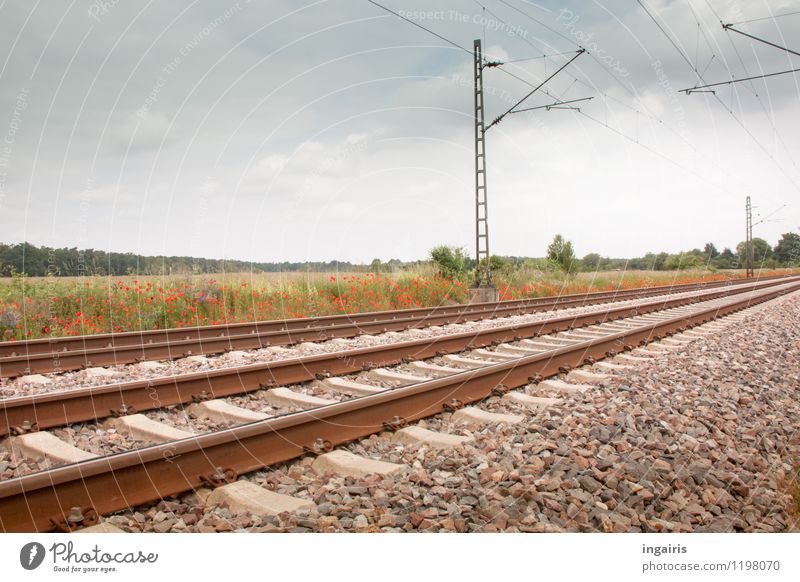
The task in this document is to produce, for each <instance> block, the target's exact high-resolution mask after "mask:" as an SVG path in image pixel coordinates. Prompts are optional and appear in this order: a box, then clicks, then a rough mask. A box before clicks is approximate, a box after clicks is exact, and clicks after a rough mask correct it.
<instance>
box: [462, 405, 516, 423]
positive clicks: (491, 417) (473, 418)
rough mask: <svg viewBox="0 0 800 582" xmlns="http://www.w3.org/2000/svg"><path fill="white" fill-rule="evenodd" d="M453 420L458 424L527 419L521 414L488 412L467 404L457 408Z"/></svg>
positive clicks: (514, 421)
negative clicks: (464, 406)
mask: <svg viewBox="0 0 800 582" xmlns="http://www.w3.org/2000/svg"><path fill="white" fill-rule="evenodd" d="M451 420H452V421H453V422H454V423H456V424H494V423H499V422H503V423H505V424H518V423H520V422H522V421H523V420H525V417H524V416H522V415H520V414H501V413H497V412H488V411H486V410H482V409H480V408H477V407H475V406H467V407H466V408H460V409H458V410H456V411H455V412H454V413H453V416H452V417H451Z"/></svg>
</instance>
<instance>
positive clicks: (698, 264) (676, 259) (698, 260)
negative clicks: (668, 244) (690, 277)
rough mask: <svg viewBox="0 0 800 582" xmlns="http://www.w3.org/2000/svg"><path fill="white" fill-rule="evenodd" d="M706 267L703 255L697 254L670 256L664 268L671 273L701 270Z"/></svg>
mask: <svg viewBox="0 0 800 582" xmlns="http://www.w3.org/2000/svg"><path fill="white" fill-rule="evenodd" d="M704 266H705V261H703V257H702V255H698V254H697V253H692V252H688V253H678V254H676V255H669V257H668V258H667V261H666V263H665V265H664V267H665V268H666V269H667V270H669V271H674V270H677V269H701V268H703V267H704Z"/></svg>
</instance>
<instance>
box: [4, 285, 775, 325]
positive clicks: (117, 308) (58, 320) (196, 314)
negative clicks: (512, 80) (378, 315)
mask: <svg viewBox="0 0 800 582" xmlns="http://www.w3.org/2000/svg"><path fill="white" fill-rule="evenodd" d="M767 274H768V273H766V272H765V273H763V275H767ZM294 275H295V276H285V275H280V274H252V275H251V274H246V273H245V274H224V275H219V276H168V277H137V276H130V277H122V278H120V277H114V278H104V277H83V278H77V277H69V278H55V277H51V278H27V277H20V276H17V277H14V278H11V279H3V280H0V334H1V335H2V339H3V340H4V341H19V340H24V339H36V338H43V337H61V336H78V335H87V334H97V333H109V332H125V331H135V330H148V329H161V328H180V327H193V326H208V325H212V326H213V325H223V324H226V323H234V322H244V321H257V320H271V319H284V318H297V317H312V316H319V315H333V314H342V313H355V312H361V311H380V310H392V309H408V308H415V307H432V306H436V305H442V304H453V303H464V302H465V301H466V299H467V295H468V287H469V281H468V280H457V279H451V278H444V277H440V276H437V275H435V274H429V273H420V274H407V273H400V274H372V273H347V274H342V273H338V274H322V273H302V274H300V275H299V276H297V274H294ZM738 276H740V274H739V273H726V274H720V273H709V272H697V273H687V272H686V271H681V272H676V273H668V272H663V271H661V272H652V271H637V272H605V273H582V274H580V275H578V276H576V277H571V278H565V277H557V276H554V275H550V274H542V273H541V272H534V273H528V274H525V273H515V274H514V276H512V277H509V278H507V279H499V280H498V281H497V286H498V289H499V291H500V297H501V300H503V301H507V300H513V299H522V298H527V297H543V296H550V295H559V294H569V293H583V292H588V291H611V290H615V289H632V288H637V287H652V286H657V285H670V284H681V283H693V282H699V281H715V280H723V279H726V278H736V277H738Z"/></svg>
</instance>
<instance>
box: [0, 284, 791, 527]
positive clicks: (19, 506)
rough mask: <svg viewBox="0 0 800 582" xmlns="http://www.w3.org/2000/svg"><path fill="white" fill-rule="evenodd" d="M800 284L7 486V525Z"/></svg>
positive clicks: (44, 519) (157, 493)
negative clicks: (536, 352)
mask: <svg viewBox="0 0 800 582" xmlns="http://www.w3.org/2000/svg"><path fill="white" fill-rule="evenodd" d="M798 288H800V283H798V282H795V283H791V284H785V285H781V286H777V287H772V288H768V289H763V288H761V289H759V288H758V287H756V286H754V287H753V289H752V290H751V292H749V293H745V296H744V297H739V298H738V299H737V300H734V301H730V302H728V303H726V304H724V305H721V306H720V305H714V306H710V307H707V308H705V309H702V310H700V311H698V312H695V313H693V314H691V315H688V316H685V317H684V316H681V317H675V318H670V319H668V320H665V321H660V322H657V323H652V324H647V325H642V326H639V327H637V328H634V329H631V330H626V331H623V332H619V333H615V334H610V335H608V336H605V337H601V338H598V339H593V340H588V341H584V342H580V343H578V344H575V345H571V346H565V347H562V348H558V349H554V350H552V351H548V352H544V353H541V354H535V355H531V356H525V357H521V358H519V359H517V360H514V361H510V362H506V363H499V364H494V365H490V366H486V367H484V368H480V369H478V370H473V371H467V372H462V373H459V374H455V375H453V376H449V377H446V378H441V379H437V380H430V381H426V382H422V383H419V384H415V385H412V386H408V387H406V388H398V389H395V390H389V391H386V392H382V393H380V394H376V395H370V396H364V397H360V398H355V399H352V400H347V401H344V402H340V403H336V404H331V405H328V406H324V407H320V408H317V409H313V410H310V411H304V412H298V413H294V414H288V415H285V416H281V417H276V418H271V419H267V420H263V421H258V422H254V423H251V424H247V425H243V426H239V427H235V428H231V429H227V430H222V431H219V432H215V433H210V434H206V435H201V436H197V437H191V438H187V439H183V440H180V441H175V442H172V443H167V444H164V445H157V446H152V447H147V448H144V449H140V450H136V451H131V452H127V453H121V454H117V455H111V456H108V457H103V458H100V459H93V460H89V461H84V462H80V463H76V464H74V465H69V466H65V467H60V468H56V469H53V470H50V471H46V472H41V473H35V474H32V475H28V476H24V477H20V478H16V479H12V480H9V481H5V482H0V528H2V530H3V531H6V532H15V531H49V530H52V529H54V528H55V527H59V525H63V524H64V523H67V522H66V519H67V514H68V513H69V511H70V509H71V508H74V507H78V508H81V511H82V512H83V513H84V514H86V515H98V514H104V513H109V512H113V511H118V510H122V509H127V508H132V507H135V506H137V505H140V504H143V503H148V502H151V501H154V500H157V499H162V498H165V497H168V496H171V495H177V494H179V493H182V492H185V491H190V490H193V489H196V488H198V487H200V486H204V485H205V484H206V483H207V481H208V478H209V476H211V475H214V474H216V473H217V472H218V471H219V470H220V469H222V470H223V471H225V472H226V473H227V474H229V475H237V474H242V473H246V472H249V471H254V470H257V469H261V468H263V467H265V466H268V465H272V464H275V463H279V462H284V461H288V460H290V459H293V458H296V457H299V456H302V455H303V454H305V453H306V452H307V451H308V450H313V449H314V446H315V443H317V442H320V441H323V442H328V443H330V444H331V445H334V446H335V445H338V444H342V443H345V442H348V441H351V440H353V439H357V438H360V437H364V436H367V435H369V434H373V433H377V432H381V431H383V430H385V423H387V422H391V421H392V420H393V419H394V418H395V417H401V418H404V419H405V420H406V421H415V420H418V419H421V418H424V417H427V416H432V415H435V414H437V413H440V412H442V410H443V404H448V403H452V402H453V401H457V402H459V403H462V404H468V403H471V402H475V401H478V400H481V399H484V398H486V397H487V396H490V395H492V394H494V393H496V392H497V390H498V389H500V390H508V389H513V388H517V387H520V386H524V385H526V384H528V383H529V382H531V380H532V379H535V378H546V377H549V376H553V375H556V374H558V373H559V371H560V369H564V368H565V367H577V366H580V365H582V364H584V363H585V362H586V361H593V360H597V359H601V358H604V357H607V356H611V355H614V354H616V353H617V352H619V351H621V350H624V349H630V348H631V347H632V346H634V345H637V344H645V343H647V342H649V341H652V340H653V339H660V338H662V337H664V336H665V335H670V334H672V333H675V332H679V331H683V330H685V329H686V328H687V327H689V326H692V325H698V324H701V323H703V322H706V321H710V320H712V319H715V318H716V317H718V316H720V315H725V314H728V313H732V312H734V311H738V310H741V309H744V308H746V307H749V306H752V305H754V304H757V303H761V302H763V301H767V300H769V299H772V298H774V297H777V296H780V295H783V294H785V293H788V292H791V291H794V290H797V289H798Z"/></svg>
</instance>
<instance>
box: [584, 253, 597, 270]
mask: <svg viewBox="0 0 800 582" xmlns="http://www.w3.org/2000/svg"><path fill="white" fill-rule="evenodd" d="M600 258H601V257H600V255H599V254H597V253H589V254H588V255H586V256H585V257H583V259H581V263H582V264H583V269H584V271H596V270H597V269H598V267H600Z"/></svg>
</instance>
